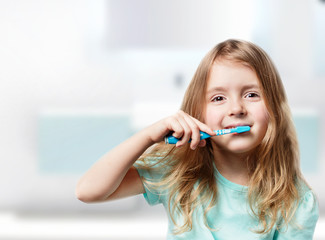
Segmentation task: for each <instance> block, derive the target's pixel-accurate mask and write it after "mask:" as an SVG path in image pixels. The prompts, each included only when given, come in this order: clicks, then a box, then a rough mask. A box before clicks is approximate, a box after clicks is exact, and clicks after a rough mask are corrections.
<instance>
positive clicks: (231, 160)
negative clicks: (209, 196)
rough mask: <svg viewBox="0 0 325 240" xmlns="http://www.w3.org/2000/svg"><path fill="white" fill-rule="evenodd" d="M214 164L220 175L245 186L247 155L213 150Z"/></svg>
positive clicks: (246, 179) (246, 181)
mask: <svg viewBox="0 0 325 240" xmlns="http://www.w3.org/2000/svg"><path fill="white" fill-rule="evenodd" d="M213 149H214V150H213V152H214V162H215V165H216V168H217V169H218V171H219V172H220V174H221V175H222V176H223V177H225V178H226V179H228V180H229V181H231V182H233V183H237V184H240V185H244V186H247V185H248V181H249V175H248V167H247V157H248V155H247V154H236V153H231V152H227V151H223V150H220V149H217V148H216V147H214V148H213Z"/></svg>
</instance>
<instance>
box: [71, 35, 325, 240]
mask: <svg viewBox="0 0 325 240" xmlns="http://www.w3.org/2000/svg"><path fill="white" fill-rule="evenodd" d="M242 125H245V126H250V128H251V130H250V131H249V132H245V133H240V134H228V135H223V136H214V135H215V133H214V132H213V131H212V130H213V129H224V128H233V127H237V126H242ZM199 131H203V132H206V133H208V134H210V135H212V136H213V137H212V138H210V139H206V140H200V133H199ZM169 133H172V135H173V136H174V137H176V138H179V139H180V141H178V142H177V144H176V145H166V144H165V143H161V141H162V140H163V138H164V137H165V136H166V135H167V134H169ZM190 139H191V141H190V143H189V140H190ZM149 147H150V148H149ZM136 160H138V161H137V162H136ZM135 162H136V163H135ZM141 193H142V194H144V197H145V199H146V200H147V201H148V203H149V204H151V205H152V204H158V203H162V204H163V205H164V207H165V208H166V210H167V215H168V219H169V227H168V239H238V238H240V239H303V240H307V239H312V237H313V232H314V229H315V225H316V222H317V219H318V214H319V213H318V205H317V202H316V199H315V195H314V194H313V192H312V191H311V190H310V188H309V187H308V185H307V183H306V182H305V180H304V179H303V176H302V174H301V171H300V169H299V155H298V144H297V138H296V133H295V129H294V125H293V123H292V120H291V116H290V111H289V107H288V103H287V99H286V96H285V91H284V88H283V85H282V82H281V79H280V77H279V75H278V73H277V71H276V69H275V67H274V65H273V63H272V62H271V60H270V58H269V57H268V56H267V54H266V53H265V52H264V51H263V50H262V49H260V48H259V47H258V46H256V45H254V44H252V43H249V42H245V41H239V40H227V41H225V42H222V43H220V44H218V45H217V46H216V47H215V48H213V49H212V50H211V51H210V52H209V53H208V54H207V55H206V56H205V57H204V59H203V60H202V62H201V63H200V65H199V67H198V69H197V71H196V73H195V75H194V77H193V79H192V81H191V83H190V85H189V87H188V89H187V92H186V94H185V97H184V100H183V104H182V106H181V110H180V111H179V112H178V113H176V114H175V115H173V116H170V117H167V118H165V119H162V120H161V121H159V122H157V123H155V124H153V125H151V126H149V127H148V128H146V129H144V130H142V131H140V132H138V133H137V134H135V135H134V136H132V137H131V138H129V139H128V140H126V141H125V142H123V143H121V144H120V145H119V146H117V147H116V148H114V149H113V150H111V151H110V152H108V153H107V154H106V155H104V156H103V157H102V158H101V159H100V160H99V161H98V162H96V163H95V164H94V166H93V167H92V168H91V169H90V170H89V171H88V172H87V173H86V174H85V175H84V176H83V177H82V178H81V180H80V181H79V183H78V186H77V189H76V194H77V197H78V198H79V199H80V200H81V201H84V202H96V201H106V200H112V199H117V198H122V197H127V196H131V195H135V194H141Z"/></svg>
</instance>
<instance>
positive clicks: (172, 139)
mask: <svg viewBox="0 0 325 240" xmlns="http://www.w3.org/2000/svg"><path fill="white" fill-rule="evenodd" d="M209 137H211V135H209V134H207V133H206V132H202V131H200V140H202V139H206V138H209ZM178 141H180V139H179V138H175V137H174V136H167V137H165V143H166V144H176V143H177V142H178ZM188 142H191V139H190V141H188Z"/></svg>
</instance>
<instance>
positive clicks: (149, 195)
mask: <svg viewBox="0 0 325 240" xmlns="http://www.w3.org/2000/svg"><path fill="white" fill-rule="evenodd" d="M135 168H136V169H137V171H138V173H139V175H140V177H141V179H142V183H143V186H144V189H145V191H146V192H145V193H144V194H143V196H144V198H145V199H146V201H147V202H148V203H149V205H156V204H160V203H162V200H163V192H162V190H161V187H156V186H151V185H149V184H146V183H145V182H143V179H145V180H147V181H149V182H154V183H157V182H159V181H160V180H161V178H162V175H161V174H159V173H158V172H157V171H155V170H154V169H143V168H141V167H139V166H137V165H135Z"/></svg>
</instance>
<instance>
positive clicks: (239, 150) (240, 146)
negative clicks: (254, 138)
mask: <svg viewBox="0 0 325 240" xmlns="http://www.w3.org/2000/svg"><path fill="white" fill-rule="evenodd" d="M215 146H216V147H217V149H219V150H223V151H226V152H229V153H234V154H248V153H250V152H251V151H252V150H253V149H254V148H255V147H254V146H252V145H250V144H247V143H236V144H229V145H227V146H224V145H219V144H218V143H216V144H215Z"/></svg>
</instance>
